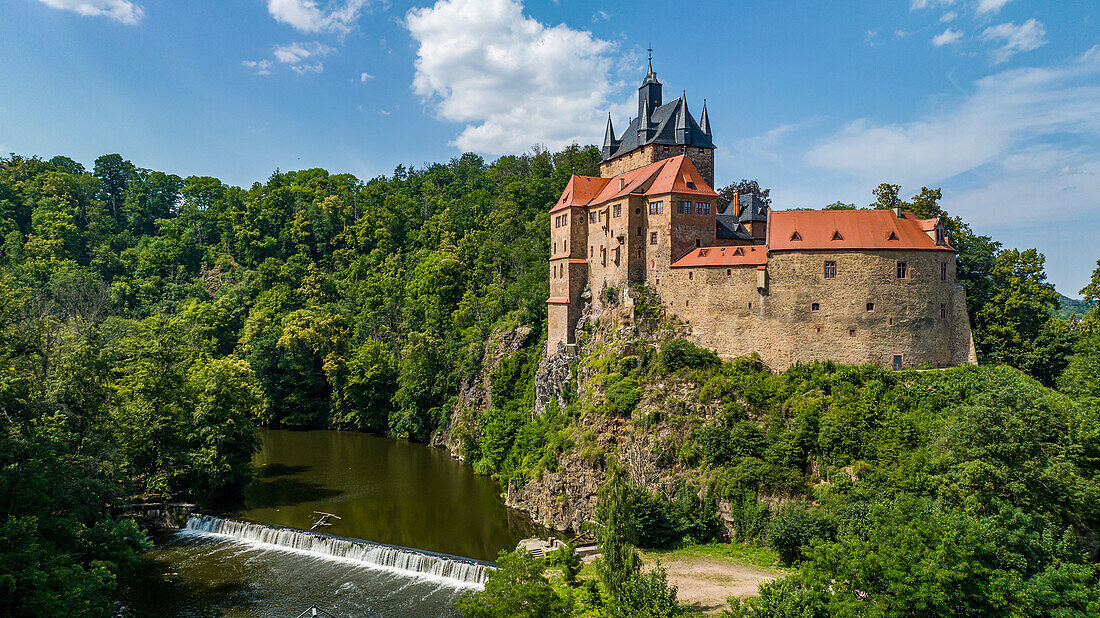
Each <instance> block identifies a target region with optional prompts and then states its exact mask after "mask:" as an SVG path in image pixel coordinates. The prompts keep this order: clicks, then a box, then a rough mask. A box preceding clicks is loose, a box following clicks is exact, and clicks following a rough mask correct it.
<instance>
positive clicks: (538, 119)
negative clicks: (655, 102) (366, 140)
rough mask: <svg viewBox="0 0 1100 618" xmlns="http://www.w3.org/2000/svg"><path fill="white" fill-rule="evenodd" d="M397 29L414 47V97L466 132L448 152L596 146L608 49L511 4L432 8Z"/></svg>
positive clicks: (606, 92)
mask: <svg viewBox="0 0 1100 618" xmlns="http://www.w3.org/2000/svg"><path fill="white" fill-rule="evenodd" d="M405 25H406V27H407V28H408V30H409V32H410V33H411V35H412V37H413V39H415V40H416V42H417V44H418V45H419V47H418V49H417V59H416V75H415V77H414V79H413V91H414V92H416V94H418V95H420V96H421V97H423V98H424V99H425V100H427V101H430V102H431V103H432V105H433V106H434V109H435V113H436V114H437V115H438V116H439V118H441V119H444V120H449V121H453V122H461V123H465V124H466V127H465V128H464V129H463V130H462V132H461V133H460V134H459V135H458V136H457V137H456V138H455V140H454V142H453V144H454V145H455V146H457V147H459V148H461V149H463V150H472V151H476V152H482V153H487V154H502V153H508V152H520V151H523V150H526V149H527V148H529V147H530V146H532V145H533V144H536V143H541V144H545V145H547V146H549V147H553V148H556V147H561V146H564V145H567V144H569V143H570V142H573V141H577V142H580V143H589V142H592V141H594V140H598V139H599V137H600V134H601V133H602V131H603V126H604V123H605V122H606V113H607V110H608V109H609V108H611V107H613V105H612V104H611V103H610V97H611V96H613V95H614V91H615V85H614V84H613V83H612V71H613V68H614V61H613V59H612V58H611V53H612V52H613V51H614V50H615V47H614V45H613V44H612V43H609V42H607V41H603V40H600V39H597V38H595V37H594V36H592V34H591V33H590V32H586V31H581V30H573V29H571V28H569V27H567V26H565V25H557V26H547V25H544V24H542V23H540V22H538V21H536V20H534V19H531V18H529V17H526V16H525V15H524V14H523V5H522V4H521V3H520V2H519V1H518V0H439V1H438V2H436V3H435V5H434V6H432V7H428V8H421V9H413V10H410V11H409V12H408V14H407V15H406V20H405ZM623 123H625V120H623V121H621V122H620V125H621V124H623ZM620 128H621V127H620Z"/></svg>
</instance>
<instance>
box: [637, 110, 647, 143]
mask: <svg viewBox="0 0 1100 618" xmlns="http://www.w3.org/2000/svg"><path fill="white" fill-rule="evenodd" d="M648 141H649V101H646V100H643V101H642V113H641V115H639V116H638V144H639V145H641V144H644V143H646V142H648Z"/></svg>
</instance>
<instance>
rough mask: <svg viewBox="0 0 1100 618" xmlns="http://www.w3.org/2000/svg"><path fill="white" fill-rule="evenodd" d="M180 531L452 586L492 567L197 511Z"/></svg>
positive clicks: (474, 581)
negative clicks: (357, 565) (233, 540)
mask: <svg viewBox="0 0 1100 618" xmlns="http://www.w3.org/2000/svg"><path fill="white" fill-rule="evenodd" d="M179 534H183V535H193V536H204V535H210V536H217V537H223V538H232V539H237V540H240V541H242V542H245V543H249V544H253V545H261V546H267V547H270V548H272V549H277V550H283V551H293V552H301V553H305V554H309V555H311V556H318V557H322V558H330V559H333V560H341V561H345V562H352V563H358V564H362V565H363V566H365V567H367V568H374V569H381V570H385V571H391V572H396V573H402V574H406V575H411V576H414V577H423V578H430V579H437V580H440V581H442V582H444V583H447V584H450V585H454V586H464V587H474V586H481V585H483V584H484V583H485V580H486V578H487V576H488V571H489V569H492V568H494V567H495V565H494V564H492V563H490V562H483V561H481V560H474V559H472V558H462V557H459V556H450V555H447V554H439V553H435V552H430V551H424V550H420V549H412V548H408V547H400V546H397V545H386V544H384V543H375V542H373V541H364V540H362V539H351V538H345V537H339V536H333V535H330V534H320V533H317V532H306V531H305V530H297V529H295V528H285V527H282V526H270V525H265V524H257V523H251V522H245V521H237V520H234V519H224V518H221V517H215V516H213V515H202V514H198V513H195V514H193V515H191V518H190V519H189V520H188V521H187V525H186V526H185V527H184V528H182V529H181V530H180V532H179Z"/></svg>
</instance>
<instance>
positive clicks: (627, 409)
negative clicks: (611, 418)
mask: <svg viewBox="0 0 1100 618" xmlns="http://www.w3.org/2000/svg"><path fill="white" fill-rule="evenodd" d="M641 400H642V392H641V390H639V389H638V381H637V380H635V379H634V378H622V379H619V380H613V381H611V383H610V384H608V386H607V408H608V410H607V411H608V412H609V413H611V414H613V415H615V416H620V417H623V418H630V415H631V413H633V412H634V408H635V407H637V405H638V402H639V401H641Z"/></svg>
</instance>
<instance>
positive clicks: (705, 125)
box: [699, 99, 710, 137]
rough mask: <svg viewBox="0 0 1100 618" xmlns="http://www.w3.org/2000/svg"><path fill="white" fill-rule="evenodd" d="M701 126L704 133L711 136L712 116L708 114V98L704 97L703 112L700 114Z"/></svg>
mask: <svg viewBox="0 0 1100 618" xmlns="http://www.w3.org/2000/svg"><path fill="white" fill-rule="evenodd" d="M699 128H700V129H702V130H703V134H704V135H706V136H707V137H710V118H709V117H708V116H707V100H706V99H703V114H702V115H701V116H699Z"/></svg>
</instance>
